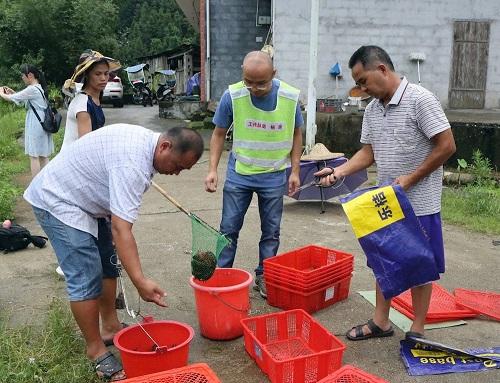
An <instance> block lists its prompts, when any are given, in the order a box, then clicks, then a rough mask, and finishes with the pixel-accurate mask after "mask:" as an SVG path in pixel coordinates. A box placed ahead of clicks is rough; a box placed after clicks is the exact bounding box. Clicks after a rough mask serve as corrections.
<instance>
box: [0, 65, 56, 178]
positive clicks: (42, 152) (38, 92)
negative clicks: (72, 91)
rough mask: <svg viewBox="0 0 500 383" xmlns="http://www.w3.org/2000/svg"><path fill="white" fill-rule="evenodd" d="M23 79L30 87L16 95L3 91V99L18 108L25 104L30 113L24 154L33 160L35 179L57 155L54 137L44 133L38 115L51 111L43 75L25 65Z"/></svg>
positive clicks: (42, 116) (1, 95)
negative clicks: (53, 155) (47, 108)
mask: <svg viewBox="0 0 500 383" xmlns="http://www.w3.org/2000/svg"><path fill="white" fill-rule="evenodd" d="M21 79H22V80H23V82H24V83H25V84H26V85H27V87H26V88H25V89H23V90H21V91H20V92H17V93H16V92H15V91H13V90H12V89H10V88H9V87H7V86H2V87H0V97H1V98H3V99H4V100H6V101H12V102H14V103H16V104H17V105H19V104H21V103H23V104H24V105H25V107H26V109H27V112H26V120H25V130H24V151H25V153H26V154H27V155H28V156H29V157H30V165H31V176H32V177H35V176H36V175H37V174H38V172H39V171H40V170H41V169H42V168H43V167H44V166H45V165H47V163H48V162H49V156H50V155H51V154H52V153H53V152H54V141H53V140H52V134H50V133H47V132H46V131H45V130H43V128H42V125H41V124H40V121H38V119H37V117H36V115H35V112H34V110H33V109H35V110H36V113H37V114H38V116H39V117H40V118H42V119H43V118H44V116H45V113H44V110H45V108H46V107H47V99H48V98H47V84H46V82H45V77H44V75H43V73H42V72H41V71H40V70H38V69H37V68H36V67H34V66H33V65H29V64H23V65H21Z"/></svg>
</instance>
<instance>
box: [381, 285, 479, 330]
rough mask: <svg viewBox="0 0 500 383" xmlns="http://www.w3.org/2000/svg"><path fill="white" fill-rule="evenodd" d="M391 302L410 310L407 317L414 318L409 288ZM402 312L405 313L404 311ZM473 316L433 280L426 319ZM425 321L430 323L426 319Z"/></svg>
mask: <svg viewBox="0 0 500 383" xmlns="http://www.w3.org/2000/svg"><path fill="white" fill-rule="evenodd" d="M391 304H392V306H393V307H394V308H395V309H397V310H398V311H401V312H403V311H407V312H410V313H411V316H410V315H409V317H410V318H411V319H414V315H413V306H412V303H411V291H410V290H408V291H405V292H404V293H403V294H401V295H399V296H397V297H394V298H393V299H392V303H391ZM403 314H405V315H407V314H406V313H405V312H403ZM475 316H477V314H476V313H475V312H473V311H471V310H469V309H465V308H462V307H460V306H458V305H457V303H456V301H455V297H454V296H453V295H452V294H450V293H449V292H448V291H447V290H446V289H445V288H443V287H441V286H440V285H439V284H437V283H435V282H433V283H432V295H431V302H430V305H429V311H428V312H427V316H426V318H427V319H428V320H431V321H444V320H449V319H460V318H473V317H475ZM426 322H427V323H431V322H430V321H427V320H426Z"/></svg>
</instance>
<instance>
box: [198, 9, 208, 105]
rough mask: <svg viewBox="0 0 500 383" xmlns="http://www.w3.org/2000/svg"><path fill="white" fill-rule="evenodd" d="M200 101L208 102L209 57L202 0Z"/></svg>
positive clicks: (200, 10)
mask: <svg viewBox="0 0 500 383" xmlns="http://www.w3.org/2000/svg"><path fill="white" fill-rule="evenodd" d="M199 12H200V25H199V30H200V76H201V78H200V99H201V101H203V102H205V101H207V97H206V92H205V78H206V76H207V74H206V72H205V61H206V57H207V47H206V36H205V24H206V20H205V0H200V9H199Z"/></svg>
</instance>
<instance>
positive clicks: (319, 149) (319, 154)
mask: <svg viewBox="0 0 500 383" xmlns="http://www.w3.org/2000/svg"><path fill="white" fill-rule="evenodd" d="M343 156H344V153H332V152H330V151H329V150H328V149H327V147H326V146H325V145H323V144H321V143H318V144H316V145H314V146H313V148H312V149H311V151H310V152H309V154H304V155H303V156H302V157H300V159H301V160H302V161H321V160H331V159H334V158H338V157H343Z"/></svg>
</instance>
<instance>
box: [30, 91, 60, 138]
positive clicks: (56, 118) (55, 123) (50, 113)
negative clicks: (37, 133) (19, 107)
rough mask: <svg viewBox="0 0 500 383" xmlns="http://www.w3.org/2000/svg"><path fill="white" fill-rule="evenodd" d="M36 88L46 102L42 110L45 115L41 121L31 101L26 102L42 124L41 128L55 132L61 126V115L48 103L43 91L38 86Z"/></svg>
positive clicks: (48, 131)
mask: <svg viewBox="0 0 500 383" xmlns="http://www.w3.org/2000/svg"><path fill="white" fill-rule="evenodd" d="M35 88H36V87H35ZM37 89H38V90H39V91H40V93H41V94H42V97H43V99H44V100H45V102H46V103H47V107H46V108H45V109H44V110H43V113H44V116H45V118H44V120H43V121H42V120H41V118H40V116H39V115H38V113H37V111H36V109H35V108H34V107H33V105H32V104H31V102H28V103H29V104H30V107H31V109H32V110H33V112H34V113H35V116H36V118H37V119H38V122H39V123H40V124H41V125H42V128H43V130H45V131H46V132H47V133H57V132H58V131H59V128H60V127H61V121H62V116H61V114H60V113H59V112H58V111H57V109H56V108H54V107H53V106H50V103H49V101H48V100H47V99H46V98H45V95H44V93H43V91H42V90H40V89H39V88H37Z"/></svg>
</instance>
